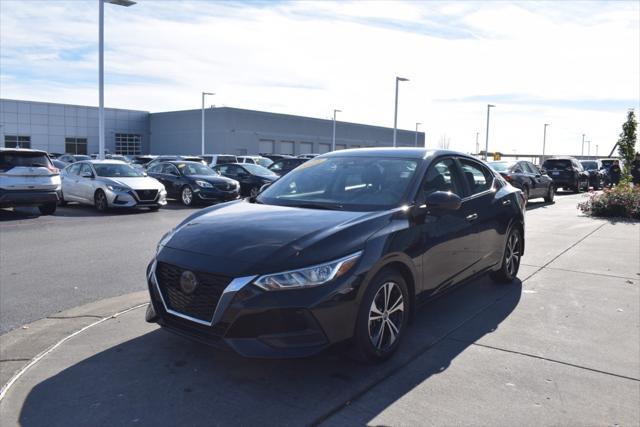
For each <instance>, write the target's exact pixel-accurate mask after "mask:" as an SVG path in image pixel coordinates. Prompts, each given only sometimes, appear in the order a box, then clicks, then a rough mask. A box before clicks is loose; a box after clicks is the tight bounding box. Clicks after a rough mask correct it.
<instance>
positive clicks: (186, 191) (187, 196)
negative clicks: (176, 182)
mask: <svg viewBox="0 0 640 427" xmlns="http://www.w3.org/2000/svg"><path fill="white" fill-rule="evenodd" d="M180 201H181V202H182V204H183V205H185V206H192V205H193V190H192V189H191V187H189V186H188V185H185V186H184V187H182V191H180Z"/></svg>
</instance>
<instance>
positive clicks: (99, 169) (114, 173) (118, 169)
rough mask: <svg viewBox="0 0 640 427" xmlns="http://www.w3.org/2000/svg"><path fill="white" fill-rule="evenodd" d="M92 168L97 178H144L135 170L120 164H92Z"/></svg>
mask: <svg viewBox="0 0 640 427" xmlns="http://www.w3.org/2000/svg"><path fill="white" fill-rule="evenodd" d="M93 168H94V169H95V170H96V174H97V175H98V176H104V177H107V178H132V177H136V176H144V175H143V174H142V173H141V172H139V171H138V170H137V169H135V168H133V167H131V166H129V165H124V164H120V163H94V164H93Z"/></svg>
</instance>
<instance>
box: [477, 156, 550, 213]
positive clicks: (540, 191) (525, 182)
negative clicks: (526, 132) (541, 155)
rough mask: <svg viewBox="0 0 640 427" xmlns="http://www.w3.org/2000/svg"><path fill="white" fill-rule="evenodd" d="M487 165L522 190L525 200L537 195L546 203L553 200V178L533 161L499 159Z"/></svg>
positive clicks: (534, 197)
mask: <svg viewBox="0 0 640 427" xmlns="http://www.w3.org/2000/svg"><path fill="white" fill-rule="evenodd" d="M489 166H491V168H493V170H495V171H496V172H498V173H499V174H500V175H502V177H503V178H504V179H506V180H507V181H508V182H509V183H510V184H511V185H513V186H514V187H516V188H519V189H520V190H522V193H523V194H524V199H525V202H527V201H529V200H530V199H537V198H539V197H542V198H544V201H545V202H547V203H552V202H553V199H554V197H555V189H554V187H553V180H552V179H551V178H549V176H548V175H547V174H546V173H543V172H542V171H541V170H540V169H538V167H537V166H536V165H534V164H533V163H531V162H527V161H526V160H516V161H499V162H490V163H489Z"/></svg>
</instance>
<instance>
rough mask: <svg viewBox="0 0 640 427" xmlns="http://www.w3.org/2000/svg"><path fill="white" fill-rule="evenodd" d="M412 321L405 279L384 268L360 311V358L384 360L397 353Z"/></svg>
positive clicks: (358, 340) (372, 282)
mask: <svg viewBox="0 0 640 427" xmlns="http://www.w3.org/2000/svg"><path fill="white" fill-rule="evenodd" d="M408 320H409V293H408V291H407V284H406V282H405V280H404V278H403V277H402V276H401V275H400V274H399V273H397V272H396V271H394V270H386V271H385V270H383V271H382V272H381V273H378V275H376V276H375V277H374V278H373V280H372V281H371V283H370V285H369V287H368V288H367V290H366V292H365V294H364V297H363V298H362V301H361V303H360V308H359V310H358V318H357V322H356V332H355V346H356V354H357V358H358V359H359V360H362V361H366V362H381V361H383V360H386V359H388V358H389V357H391V356H392V355H393V353H395V352H396V350H397V349H398V346H399V345H400V342H401V340H402V337H403V336H404V333H405V330H406V328H407V323H408Z"/></svg>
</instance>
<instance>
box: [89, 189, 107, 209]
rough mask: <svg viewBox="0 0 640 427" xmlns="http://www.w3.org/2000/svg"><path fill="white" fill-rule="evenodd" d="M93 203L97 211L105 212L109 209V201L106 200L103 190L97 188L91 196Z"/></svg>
mask: <svg viewBox="0 0 640 427" xmlns="http://www.w3.org/2000/svg"><path fill="white" fill-rule="evenodd" d="M93 203H94V205H95V207H96V209H97V210H98V212H106V211H107V210H108V209H109V202H108V201H107V195H106V194H104V191H102V190H98V191H96V194H95V195H94V196H93Z"/></svg>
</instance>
